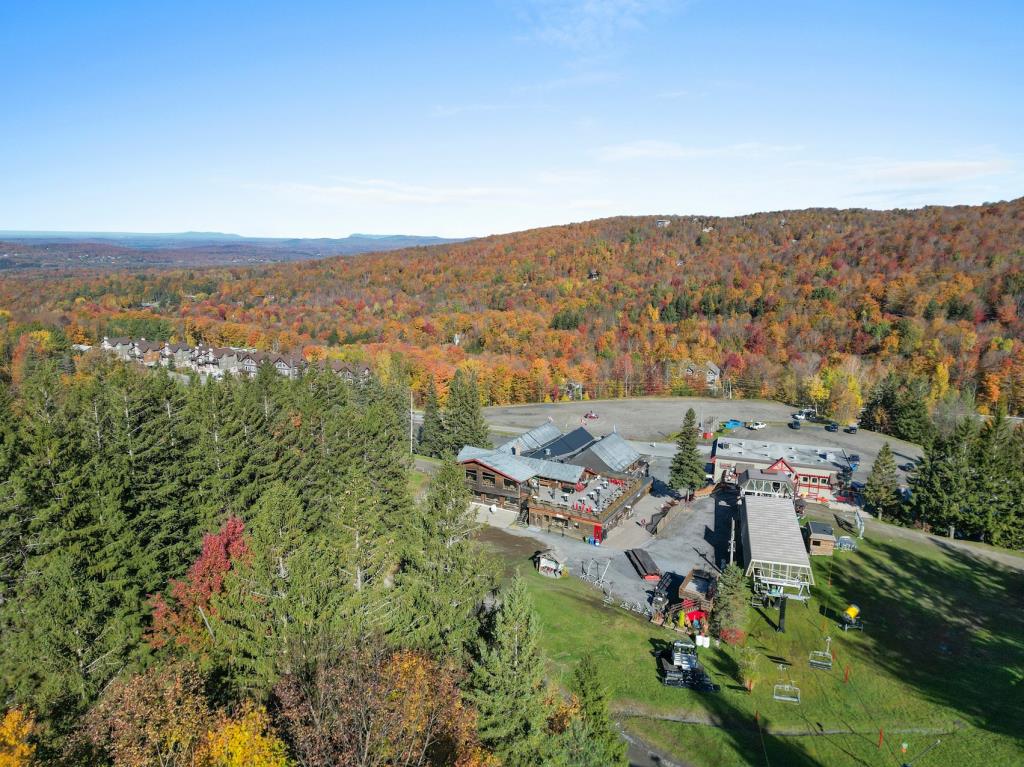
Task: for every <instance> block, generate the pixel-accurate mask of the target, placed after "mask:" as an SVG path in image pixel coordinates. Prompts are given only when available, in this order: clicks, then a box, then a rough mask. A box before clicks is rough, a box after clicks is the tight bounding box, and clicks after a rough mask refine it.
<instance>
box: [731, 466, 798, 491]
mask: <svg viewBox="0 0 1024 767" xmlns="http://www.w3.org/2000/svg"><path fill="white" fill-rule="evenodd" d="M739 468H740V467H739V466H737V467H736V469H737V471H738V470H739ZM752 479H763V480H767V481H768V482H782V483H784V484H786V485H790V486H792V485H793V480H791V479H790V478H789V477H787V476H786V475H785V474H779V473H771V474H769V473H768V472H766V471H761V469H755V468H753V467H748V468H747V469H745V470H744V471H743V472H742V473H741V474H740V482H741V483H742V482H747V481H749V480H752Z"/></svg>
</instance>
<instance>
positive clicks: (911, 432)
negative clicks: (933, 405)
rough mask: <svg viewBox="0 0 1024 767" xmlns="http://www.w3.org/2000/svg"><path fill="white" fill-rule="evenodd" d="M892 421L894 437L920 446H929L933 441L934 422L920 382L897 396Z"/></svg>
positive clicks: (909, 386)
mask: <svg viewBox="0 0 1024 767" xmlns="http://www.w3.org/2000/svg"><path fill="white" fill-rule="evenodd" d="M892 420H893V431H892V433H893V436H896V437H899V438H900V439H905V440H907V441H908V442H916V443H917V444H919V445H927V444H928V443H929V442H930V441H931V439H932V433H933V427H932V421H931V417H930V416H929V415H928V406H927V404H925V392H924V391H922V384H921V383H920V382H915V383H913V384H911V385H908V386H907V387H906V389H904V391H902V392H900V393H899V394H898V395H897V397H896V403H895V412H894V413H893V419H892Z"/></svg>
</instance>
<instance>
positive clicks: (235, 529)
mask: <svg viewBox="0 0 1024 767" xmlns="http://www.w3.org/2000/svg"><path fill="white" fill-rule="evenodd" d="M248 555H249V549H248V546H247V544H246V539H245V526H244V524H243V522H242V520H241V519H240V518H239V517H229V518H228V519H227V520H226V521H225V522H224V524H223V525H222V526H221V528H220V530H219V531H218V532H217V533H214V534H210V535H206V536H204V537H203V550H202V553H201V554H200V555H199V558H198V559H196V561H195V562H194V563H193V564H192V566H191V567H190V568H189V570H188V573H187V574H186V576H185V578H184V580H180V581H176V580H174V581H171V582H170V584H169V588H168V590H167V593H168V596H167V597H165V596H164V595H163V594H156V595H155V596H153V597H152V598H151V599H150V604H151V605H152V608H153V623H152V626H151V627H150V629H149V632H148V633H147V639H148V641H149V643H150V645H151V646H153V647H154V648H157V649H159V648H161V647H164V646H166V645H168V644H170V645H174V646H177V647H182V648H185V649H188V650H192V651H202V649H204V648H205V647H206V646H207V643H208V642H209V638H210V636H209V626H208V623H207V622H208V620H209V618H210V616H211V615H212V614H213V612H214V608H213V606H212V605H211V604H210V602H211V598H212V597H213V595H214V594H219V593H220V592H221V590H222V589H223V587H224V576H225V574H226V573H227V572H228V571H229V570H230V569H231V567H232V565H233V564H235V563H236V562H240V561H243V560H244V559H245V557H247V556H248Z"/></svg>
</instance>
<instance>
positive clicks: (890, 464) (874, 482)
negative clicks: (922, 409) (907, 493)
mask: <svg viewBox="0 0 1024 767" xmlns="http://www.w3.org/2000/svg"><path fill="white" fill-rule="evenodd" d="M864 501H865V503H866V504H867V508H868V511H873V512H875V513H876V514H877V515H878V518H879V519H882V518H883V517H886V516H893V515H895V514H896V512H897V511H898V510H899V507H900V502H901V499H900V492H899V478H898V476H897V474H896V459H895V458H893V455H892V449H891V448H890V447H889V443H888V442H886V443H884V444H883V445H882V449H881V450H879V451H878V457H877V458H875V462H874V464H872V466H871V473H870V474H869V475H868V481H867V483H866V484H865V486H864Z"/></svg>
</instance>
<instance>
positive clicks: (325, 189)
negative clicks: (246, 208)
mask: <svg viewBox="0 0 1024 767" xmlns="http://www.w3.org/2000/svg"><path fill="white" fill-rule="evenodd" d="M255 188H258V189H263V190H270V191H273V192H276V193H278V194H281V195H283V196H285V197H288V198H290V199H293V200H301V201H303V202H308V203H318V204H327V205H335V204H339V203H352V202H369V203H381V204H394V205H401V204H408V203H414V204H419V205H443V204H446V203H454V202H470V201H475V200H488V201H494V200H497V199H503V198H510V197H518V196H522V195H523V194H525V190H522V189H517V188H513V187H491V186H422V185H418V184H406V183H402V182H397V181H389V180H386V179H357V180H350V181H348V182H346V183H342V184H303V183H294V182H286V183H281V184H269V185H256V186H255Z"/></svg>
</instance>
